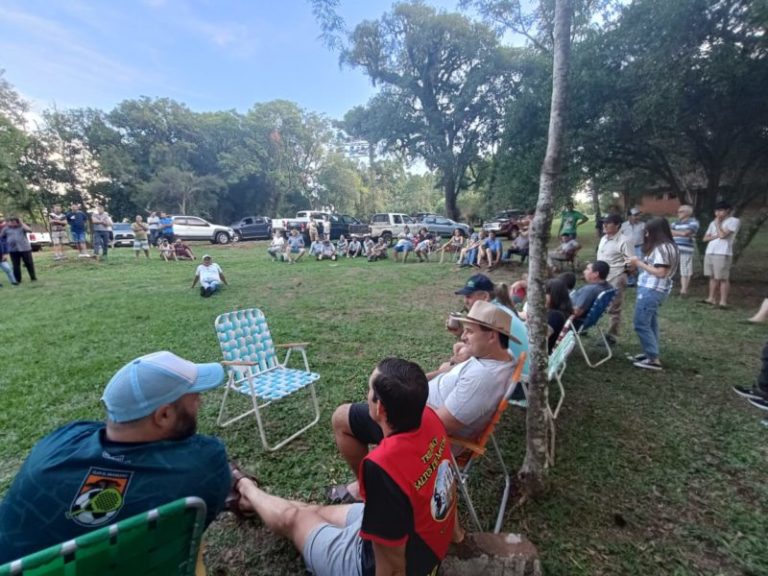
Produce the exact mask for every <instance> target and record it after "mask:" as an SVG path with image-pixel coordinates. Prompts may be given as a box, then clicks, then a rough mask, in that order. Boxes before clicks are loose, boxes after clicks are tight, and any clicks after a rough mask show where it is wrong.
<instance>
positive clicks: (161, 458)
mask: <svg viewBox="0 0 768 576" xmlns="http://www.w3.org/2000/svg"><path fill="white" fill-rule="evenodd" d="M223 380H224V371H223V369H222V367H221V365H220V364H217V363H211V364H195V363H193V362H189V361H187V360H184V359H183V358H180V357H178V356H176V355H175V354H172V353H171V352H155V353H153V354H148V355H146V356H142V357H140V358H137V359H135V360H132V361H131V362H129V363H128V364H126V365H125V366H123V367H122V368H121V369H120V370H119V371H118V372H117V373H116V374H115V375H114V376H113V377H112V379H111V380H110V381H109V383H108V384H107V386H106V388H105V389H104V394H103V396H102V401H103V402H104V405H105V407H106V412H107V421H106V423H105V422H87V421H79V422H72V423H70V424H67V425H65V426H63V427H62V428H59V429H58V430H56V431H54V432H52V433H51V434H50V435H48V436H46V437H45V438H43V439H42V440H40V441H39V442H38V443H37V445H36V446H35V447H34V448H33V449H32V452H31V453H30V455H29V457H28V458H27V460H26V462H24V464H23V465H22V467H21V470H20V471H19V473H18V475H17V476H16V479H15V480H14V482H13V484H12V485H11V488H10V490H9V491H8V494H7V495H6V497H5V498H4V499H3V501H2V502H0V564H3V563H5V562H8V561H11V560H15V559H17V558H20V557H22V556H26V555H27V554H30V553H31V552H35V551H37V550H41V549H43V548H46V547H48V546H51V545H53V544H57V543H59V542H63V541H65V540H69V539H72V538H76V537H77V536H80V535H81V534H83V533H85V532H89V531H91V530H93V529H96V528H101V527H102V526H106V525H109V524H113V523H115V522H118V521H120V520H123V519H125V518H129V517H131V516H134V515H135V514H138V513H140V512H146V511H147V510H151V509H152V508H155V507H157V506H159V505H161V504H166V503H168V502H172V501H173V500H177V499H179V498H182V497H185V496H198V497H200V498H202V499H203V500H204V501H205V503H206V506H207V510H208V514H207V517H206V526H207V525H208V524H209V523H210V522H212V521H213V519H214V518H215V517H216V515H217V514H218V513H219V512H220V511H221V510H222V508H223V507H224V504H225V500H226V497H227V494H228V493H229V490H230V487H231V475H230V469H229V465H228V463H227V453H226V450H225V448H224V445H223V444H222V443H221V441H220V440H218V439H217V438H213V437H210V436H202V435H199V434H196V433H195V432H196V429H197V411H198V409H199V408H200V402H201V399H200V393H201V392H204V391H205V390H209V389H211V388H215V387H216V386H219V385H220V384H221V383H222V382H223Z"/></svg>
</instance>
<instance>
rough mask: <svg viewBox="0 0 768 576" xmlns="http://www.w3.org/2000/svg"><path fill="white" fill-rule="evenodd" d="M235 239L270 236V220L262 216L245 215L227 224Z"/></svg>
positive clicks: (256, 238)
mask: <svg viewBox="0 0 768 576" xmlns="http://www.w3.org/2000/svg"><path fill="white" fill-rule="evenodd" d="M229 227H230V228H232V230H234V231H235V237H236V239H237V240H254V239H255V240H259V239H261V238H271V237H272V220H271V219H270V218H266V217H264V216H246V217H245V218H241V219H240V220H239V221H238V222H235V223H234V224H230V226H229Z"/></svg>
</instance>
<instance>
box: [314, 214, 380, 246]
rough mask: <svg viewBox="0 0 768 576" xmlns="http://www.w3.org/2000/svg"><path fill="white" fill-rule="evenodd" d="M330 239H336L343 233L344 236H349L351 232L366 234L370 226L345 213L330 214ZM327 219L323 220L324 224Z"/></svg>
mask: <svg viewBox="0 0 768 576" xmlns="http://www.w3.org/2000/svg"><path fill="white" fill-rule="evenodd" d="M330 219H331V240H338V239H339V236H341V235H342V234H344V236H345V237H346V238H349V237H350V236H352V235H353V234H355V235H357V236H362V235H363V234H368V233H369V232H370V231H371V227H370V226H368V224H363V223H362V222H360V220H358V219H357V218H355V217H353V216H347V215H346V214H331V215H330ZM327 222H328V220H324V221H323V224H324V225H325V224H326V223H327Z"/></svg>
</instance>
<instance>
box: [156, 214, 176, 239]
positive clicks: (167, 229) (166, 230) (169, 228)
mask: <svg viewBox="0 0 768 576" xmlns="http://www.w3.org/2000/svg"><path fill="white" fill-rule="evenodd" d="M159 225H160V236H161V237H162V238H165V239H166V240H168V243H169V244H173V218H172V217H170V216H168V214H166V213H165V212H160V222H159Z"/></svg>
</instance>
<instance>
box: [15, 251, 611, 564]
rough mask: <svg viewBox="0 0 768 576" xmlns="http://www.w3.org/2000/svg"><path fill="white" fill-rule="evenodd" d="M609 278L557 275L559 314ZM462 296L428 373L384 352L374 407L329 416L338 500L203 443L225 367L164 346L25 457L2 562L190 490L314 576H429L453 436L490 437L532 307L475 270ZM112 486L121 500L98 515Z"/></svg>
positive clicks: (447, 522)
mask: <svg viewBox="0 0 768 576" xmlns="http://www.w3.org/2000/svg"><path fill="white" fill-rule="evenodd" d="M605 268H607V265H605V263H602V262H599V261H598V262H593V263H592V264H590V265H589V266H588V267H587V270H586V271H585V274H584V277H585V280H586V281H587V285H586V286H585V287H582V288H580V289H578V290H576V291H575V292H573V293H572V294H571V296H570V297H569V296H568V288H569V287H572V282H575V278H569V277H558V278H553V279H551V280H550V281H549V283H548V285H547V303H548V307H549V309H550V310H551V311H552V312H551V314H550V316H551V315H552V314H553V313H559V314H561V315H562V316H566V315H569V316H570V315H573V316H574V317H576V318H578V317H580V316H583V314H584V313H585V311H586V310H588V309H589V306H591V303H590V301H592V302H593V301H594V298H596V296H597V293H599V292H598V290H599V289H601V288H602V287H603V284H602V283H603V281H604V278H605V276H606V274H607V270H606V269H605ZM571 276H573V275H571ZM456 294H457V295H461V296H463V297H464V303H465V306H466V308H467V311H466V313H461V314H452V315H451V316H450V317H449V318H448V320H447V322H446V328H447V329H448V330H449V331H451V332H452V333H454V334H456V335H457V338H458V339H457V342H456V344H455V346H454V348H453V351H452V355H451V357H450V359H449V360H448V361H446V362H443V363H442V364H440V365H439V366H438V368H437V369H435V370H433V371H430V372H428V373H425V372H424V371H423V370H422V368H421V367H419V366H418V365H417V364H415V363H413V362H410V361H407V360H404V359H400V358H386V359H384V360H382V361H381V362H379V363H378V364H377V365H376V367H375V368H374V369H373V371H372V373H371V375H370V378H369V381H368V393H367V399H366V401H364V402H359V403H355V404H343V405H341V406H339V407H338V408H337V409H336V410H335V412H334V414H333V417H332V420H331V424H332V429H333V434H334V438H335V441H336V445H337V447H338V450H339V452H340V454H341V456H342V457H343V458H344V460H345V461H346V462H347V464H348V465H349V467H350V475H351V480H350V481H349V482H346V483H344V484H339V485H334V486H330V487H329V488H328V491H327V497H328V500H329V502H330V504H328V505H314V504H306V503H303V502H297V501H292V500H287V499H284V498H281V497H279V496H276V495H274V494H270V493H268V492H266V491H265V490H264V489H263V487H261V486H259V484H258V482H257V481H256V480H255V479H254V478H253V477H252V476H249V475H248V474H247V473H245V472H244V471H243V470H242V469H240V468H239V467H238V466H237V465H235V464H233V463H228V458H227V454H226V448H225V446H224V444H223V442H222V441H221V440H220V439H218V438H215V437H211V436H203V435H200V434H197V433H196V424H197V414H198V410H199V407H200V394H201V393H203V392H205V391H207V390H209V389H212V388H215V387H217V386H219V385H220V384H222V382H223V381H224V375H225V374H224V369H223V368H222V365H221V364H218V363H209V364H195V363H192V362H189V361H187V360H184V359H182V358H180V357H178V356H176V355H175V354H172V353H171V352H167V351H162V352H156V353H153V354H148V355H145V356H142V357H140V358H137V359H135V360H132V361H131V362H129V363H127V364H126V365H124V366H123V367H122V368H120V370H118V371H117V373H116V374H115V375H114V376H113V377H112V378H111V380H110V381H109V382H108V383H107V385H106V387H105V389H104V392H103V395H102V402H103V404H104V406H105V409H106V415H107V418H106V422H104V423H99V422H74V423H71V424H68V425H66V426H64V427H62V428H60V429H58V430H56V431H54V432H53V433H51V434H50V435H49V436H47V437H45V438H44V439H42V440H40V441H39V442H38V443H37V444H36V446H35V447H34V448H33V449H32V451H31V453H30V455H29V456H28V458H27V460H26V461H25V462H24V464H23V465H22V467H21V469H20V471H19V473H18V475H17V477H16V479H15V480H14V482H13V484H12V485H11V487H10V490H9V491H8V493H7V495H6V497H5V498H4V499H3V500H2V502H0V564H2V563H4V562H7V561H10V560H13V559H16V558H20V557H22V556H25V555H27V554H30V553H31V552H34V551H37V550H40V549H42V548H45V547H47V546H50V545H53V544H55V543H57V542H61V541H64V540H68V539H71V538H75V537H77V536H79V535H81V534H83V533H85V532H88V531H90V530H92V529H95V528H99V527H101V526H105V525H108V524H111V523H114V522H117V521H120V520H123V519H125V518H128V517H130V516H133V515H135V514H137V513H140V512H144V511H146V510H148V509H150V508H153V507H156V506H159V505H162V504H164V503H167V502H170V501H173V500H176V499H178V498H180V497H184V496H189V495H196V496H199V497H200V498H202V499H203V500H204V501H205V502H206V505H207V516H206V526H207V525H208V524H210V523H211V522H212V521H213V520H214V519H215V518H216V516H217V515H218V514H219V512H221V511H222V510H224V509H227V510H229V511H231V512H233V513H235V514H237V515H238V516H240V517H258V518H260V519H261V521H263V523H264V524H265V525H266V527H267V528H269V529H270V530H273V531H275V532H276V533H278V534H280V535H283V536H285V537H286V538H288V539H290V540H291V541H292V542H293V544H294V545H295V546H296V548H297V549H298V550H299V552H300V553H301V554H302V557H303V559H304V562H305V564H306V566H307V569H308V571H309V572H310V573H313V574H328V575H337V574H352V573H355V574H358V573H359V574H373V573H409V574H411V573H413V574H417V573H418V574H427V573H432V572H433V571H434V570H436V569H437V567H438V566H439V564H440V562H441V561H442V559H443V558H444V557H445V555H446V553H447V551H448V546H449V544H450V543H451V541H452V540H454V541H460V540H461V539H462V538H463V531H462V530H461V528H460V527H459V526H458V523H457V522H456V506H457V486H456V481H457V479H456V478H455V477H454V472H453V470H452V468H451V466H450V462H449V452H448V450H454V452H455V451H457V450H460V448H454V447H452V445H451V444H450V440H449V436H454V437H459V438H465V439H469V440H474V439H476V438H477V437H478V436H479V435H480V434H481V433H482V431H483V430H484V429H485V428H486V426H487V425H488V423H489V421H490V419H491V417H492V415H493V414H494V412H495V410H496V408H497V406H498V404H499V401H500V400H501V399H502V398H503V397H504V395H505V393H506V392H507V391H508V388H509V385H510V383H511V382H510V380H511V377H512V374H513V372H514V370H515V367H516V362H517V358H518V357H519V355H520V351H522V350H527V347H528V339H527V330H526V328H525V324H524V318H525V317H524V315H523V314H518V313H516V312H515V302H514V301H513V298H514V299H515V300H517V299H520V298H521V297H522V298H524V297H525V287H524V286H515V285H513V287H511V288H510V287H508V286H507V285H506V284H498V285H497V284H494V283H493V282H492V281H491V280H490V279H489V278H488V277H487V276H484V275H482V274H477V275H474V276H472V277H471V278H469V279H468V280H467V282H466V283H465V285H464V286H463V287H462V288H460V289H459V290H457V291H456ZM569 298H570V300H569ZM560 320H562V317H560V318H559V320H558V322H560ZM562 323H564V322H562ZM550 325H552V322H550ZM521 327H522V328H521ZM554 331H555V330H554V327H553V333H554ZM552 335H553V334H550V337H551V336H552ZM526 373H527V370H525V369H524V370H523V375H525V374H526ZM372 445H373V446H375V447H374V448H373V449H369V447H370V446H372ZM106 490H109V491H111V492H116V493H117V494H119V498H112V499H111V500H110V502H112V505H111V506H106V507H105V506H102V505H99V506H97V505H95V504H94V502H95V501H96V499H97V498H98V495H99V494H100V493H102V492H104V491H106ZM99 501H102V500H101V499H100V500H99ZM40 511H44V513H42V514H41V513H40Z"/></svg>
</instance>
